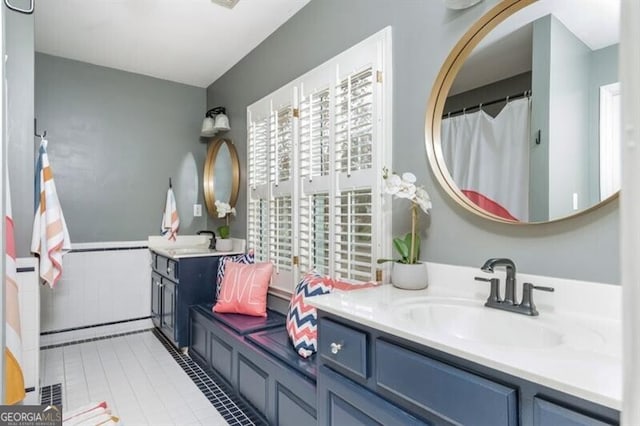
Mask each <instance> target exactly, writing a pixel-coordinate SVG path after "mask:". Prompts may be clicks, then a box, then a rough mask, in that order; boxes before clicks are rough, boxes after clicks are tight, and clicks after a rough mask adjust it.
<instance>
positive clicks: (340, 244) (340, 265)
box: [334, 188, 377, 281]
mask: <svg viewBox="0 0 640 426" xmlns="http://www.w3.org/2000/svg"><path fill="white" fill-rule="evenodd" d="M372 205H373V202H372V190H371V188H366V189H359V190H353V191H344V192H342V193H341V194H340V195H338V196H337V197H336V207H335V210H334V216H335V218H336V224H335V229H334V235H335V244H334V246H335V251H334V265H335V272H334V274H335V277H336V278H340V279H343V280H355V281H371V280H373V279H374V277H373V276H372V274H375V265H376V260H377V259H376V256H375V252H374V246H373V242H372V241H373V228H374V225H373V210H372Z"/></svg>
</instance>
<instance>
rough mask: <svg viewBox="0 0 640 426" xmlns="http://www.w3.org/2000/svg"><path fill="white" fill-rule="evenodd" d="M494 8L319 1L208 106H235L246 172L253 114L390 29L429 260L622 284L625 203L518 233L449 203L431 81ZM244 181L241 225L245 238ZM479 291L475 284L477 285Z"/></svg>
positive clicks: (219, 87) (402, 126)
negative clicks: (276, 93) (426, 203)
mask: <svg viewBox="0 0 640 426" xmlns="http://www.w3.org/2000/svg"><path fill="white" fill-rule="evenodd" d="M495 3H496V1H495V0H492V1H490V0H487V1H485V2H482V3H480V4H479V5H477V6H475V7H473V8H471V9H468V10H466V11H460V12H456V11H450V10H447V9H445V8H444V6H443V4H442V2H440V1H431V0H422V1H418V0H401V1H388V0H350V1H344V0H312V1H311V2H310V3H309V4H308V5H307V6H306V7H305V8H303V9H302V10H301V11H300V12H299V13H298V14H296V15H295V16H294V17H293V18H292V19H291V20H290V21H288V22H287V23H285V24H284V25H283V26H281V27H280V28H279V29H278V30H277V31H276V32H274V33H273V34H272V35H271V36H270V37H269V38H268V39H267V40H265V41H264V42H263V43H262V44H260V45H259V46H258V47H257V48H256V49H255V50H254V51H252V52H251V53H250V54H248V55H247V56H246V57H245V58H244V59H243V60H242V61H240V62H239V63H238V64H237V65H236V66H234V67H233V68H232V69H231V70H230V71H229V72H227V73H226V74H225V75H224V76H222V77H221V78H220V79H218V80H217V81H215V82H214V83H213V84H212V85H211V86H209V88H208V89H207V104H208V106H209V107H212V106H216V105H224V106H226V107H227V112H228V113H229V116H230V120H231V127H232V130H231V131H230V132H228V134H227V136H229V137H232V138H233V139H234V140H235V142H236V146H237V147H238V150H239V152H240V156H241V158H242V163H243V167H242V171H243V172H244V171H245V164H246V160H245V159H246V117H245V115H246V107H247V105H250V104H251V103H253V102H254V101H256V100H258V99H260V98H262V97H264V96H265V95H267V94H268V93H270V92H272V91H273V90H275V89H277V88H279V87H280V86H282V85H284V84H285V83H287V82H289V81H290V80H292V79H293V78H295V77H297V76H299V75H301V74H303V73H304V72H306V71H308V70H310V69H313V68H314V67H316V66H317V65H319V64H321V63H322V62H324V61H325V60H327V59H329V58H331V57H333V56H335V55H336V54H338V53H340V52H341V51H343V50H345V49H347V48H349V47H350V46H352V45H354V44H356V43H358V42H359V41H361V40H363V39H364V38H365V37H367V36H369V35H371V34H373V33H375V32H377V31H378V30H380V29H382V28H383V27H385V26H387V25H391V26H392V27H393V64H394V68H393V73H394V76H393V77H394V99H393V104H394V107H393V108H394V130H393V140H394V149H393V156H394V161H393V163H394V166H395V168H397V169H398V170H399V171H405V170H410V171H413V172H415V174H416V175H417V177H418V181H419V182H421V183H425V186H426V188H427V190H428V191H429V192H430V194H431V196H432V201H433V210H432V214H431V219H430V223H429V226H428V228H427V230H426V238H424V239H423V247H422V253H423V258H424V259H426V260H430V261H435V262H444V263H449V264H455V265H467V266H478V267H479V266H480V265H482V263H483V262H484V261H485V260H486V259H487V258H489V257H494V256H508V257H511V258H512V259H514V260H515V262H516V263H517V265H518V267H519V270H520V271H522V272H527V273H535V274H542V275H549V276H558V277H564V278H574V279H584V280H592V281H604V282H612V283H618V282H619V267H618V253H619V250H618V203H617V201H616V202H614V203H611V204H609V205H607V206H604V207H602V208H600V209H598V210H597V211H595V212H593V213H590V214H587V215H583V216H580V217H578V218H575V219H571V220H565V221H562V222H559V223H553V224H547V225H536V226H514V225H505V224H499V223H494V222H490V221H487V220H484V219H481V218H478V217H476V216H474V215H472V214H470V213H468V212H466V211H465V210H464V209H462V208H460V207H459V206H458V205H457V204H456V203H455V202H453V201H451V200H450V199H449V198H448V196H447V195H446V193H445V192H444V191H443V190H442V189H441V188H440V187H439V185H438V184H437V182H436V180H435V178H434V177H433V174H432V173H431V170H430V168H429V164H428V161H427V156H426V152H425V146H424V144H425V139H424V124H425V113H426V103H427V100H428V98H429V95H430V92H431V88H432V85H433V82H434V80H435V77H436V75H437V74H438V72H439V70H440V66H441V64H442V62H443V61H444V59H445V57H446V55H447V54H448V53H449V51H450V49H451V48H452V47H453V46H454V44H455V43H456V42H457V40H458V39H459V38H460V37H461V36H462V35H463V33H464V32H465V31H466V30H467V29H468V28H469V26H470V25H471V24H472V23H473V22H474V21H475V20H476V19H478V18H479V17H480V16H481V14H482V13H484V12H485V11H486V10H487V9H488V8H490V7H491V6H493V5H494V4H495ZM245 184H246V182H245V180H244V176H243V182H242V186H241V188H242V191H241V196H240V200H239V203H238V207H239V214H238V216H237V217H236V220H235V221H234V222H233V228H234V232H235V233H236V235H240V234H241V233H244V232H245V218H246V189H245ZM407 216H408V215H407V214H406V211H405V210H404V209H403V208H402V206H400V203H396V204H394V234H397V233H401V232H406V231H407V228H408V227H409V218H408V217H407ZM475 285H476V284H474V283H472V282H470V283H469V286H475Z"/></svg>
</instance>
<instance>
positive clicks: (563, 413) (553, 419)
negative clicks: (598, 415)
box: [533, 398, 615, 426]
mask: <svg viewBox="0 0 640 426" xmlns="http://www.w3.org/2000/svg"><path fill="white" fill-rule="evenodd" d="M533 424H534V426H608V425H613V424H615V423H613V422H612V423H609V422H604V421H601V420H598V419H594V418H593V417H590V416H587V415H585V414H582V413H578V412H577V411H573V410H570V409H568V408H565V407H561V406H559V405H556V404H554V403H552V402H549V401H545V400H544V399H540V398H534V399H533Z"/></svg>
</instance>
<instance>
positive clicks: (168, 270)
mask: <svg viewBox="0 0 640 426" xmlns="http://www.w3.org/2000/svg"><path fill="white" fill-rule="evenodd" d="M170 273H171V268H170V267H168V266H167V274H170Z"/></svg>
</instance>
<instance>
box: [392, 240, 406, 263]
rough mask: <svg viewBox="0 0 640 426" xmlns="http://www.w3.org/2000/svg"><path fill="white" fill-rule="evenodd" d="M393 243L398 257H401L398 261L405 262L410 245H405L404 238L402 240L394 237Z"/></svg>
mask: <svg viewBox="0 0 640 426" xmlns="http://www.w3.org/2000/svg"><path fill="white" fill-rule="evenodd" d="M393 245H394V246H395V248H396V250H398V253H399V254H400V257H401V258H402V259H401V260H400V261H401V262H402V263H407V260H408V259H409V247H410V246H409V245H407V244H406V242H405V240H403V239H402V238H394V239H393Z"/></svg>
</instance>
